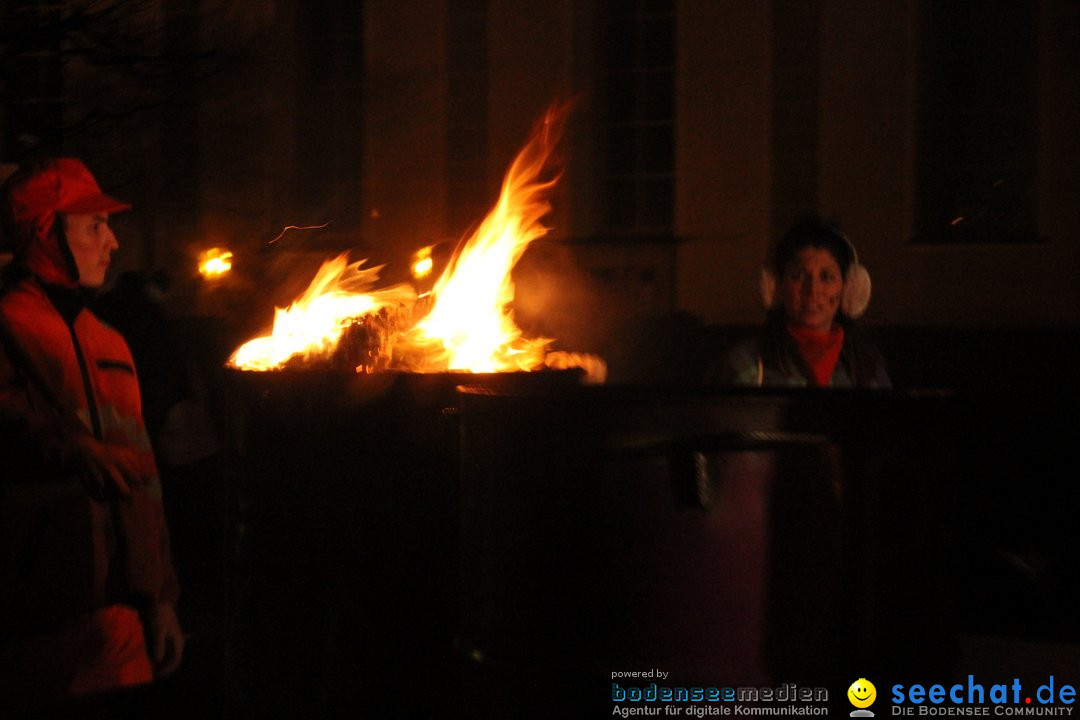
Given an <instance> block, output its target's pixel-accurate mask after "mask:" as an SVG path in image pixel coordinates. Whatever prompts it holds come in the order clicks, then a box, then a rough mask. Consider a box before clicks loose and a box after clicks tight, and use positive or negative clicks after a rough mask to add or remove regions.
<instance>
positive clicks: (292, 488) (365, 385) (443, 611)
mask: <svg viewBox="0 0 1080 720" xmlns="http://www.w3.org/2000/svg"><path fill="white" fill-rule="evenodd" d="M228 375H229V377H228V378H227V385H228V396H229V397H228V409H227V411H226V418H227V422H228V427H227V438H228V441H227V453H226V473H225V474H226V480H227V484H228V495H229V498H230V521H229V528H230V533H229V542H230V547H229V548H228V551H227V557H228V568H227V573H226V576H227V580H226V585H227V596H228V599H227V603H226V604H227V614H228V617H227V628H226V647H227V650H226V654H227V662H226V664H227V668H228V675H229V678H228V681H229V689H228V701H229V704H230V708H231V711H232V712H231V714H232V715H237V716H241V717H268V716H271V715H272V716H278V717H281V716H294V717H300V716H312V717H315V716H325V714H326V713H331V714H333V713H338V712H341V711H344V710H348V711H349V712H356V713H359V716H365V715H367V716H376V714H381V716H385V717H391V716H394V717H426V716H436V715H440V714H443V713H444V712H445V711H450V712H453V708H456V707H457V706H458V704H459V702H458V697H459V695H460V690H459V688H460V687H461V681H460V680H461V679H460V669H461V663H460V654H459V652H458V650H457V648H456V646H455V638H456V630H457V618H458V616H459V609H458V606H459V571H458V567H459V561H458V535H459V530H458V528H459V524H458V511H459V497H458V483H459V472H458V468H459V440H458V438H459V427H458V413H459V405H458V398H459V396H458V394H457V391H456V388H457V386H458V385H460V384H461V383H463V382H468V383H470V384H473V385H476V386H478V387H484V388H487V389H488V390H489V391H491V392H520V391H522V390H523V389H526V388H532V389H533V391H536V392H546V391H548V389H550V388H553V387H559V386H566V385H576V384H578V383H579V382H580V379H581V374H580V373H579V372H577V371H549V372H537V373H499V374H455V373H442V374H428V375H424V374H409V373H390V372H387V373H376V374H366V375H365V374H354V373H350V372H343V371H319V370H292V371H282V372H269V373H248V372H240V371H232V372H229V373H228ZM386 713H390V714H386Z"/></svg>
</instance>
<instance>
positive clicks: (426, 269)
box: [412, 245, 435, 280]
mask: <svg viewBox="0 0 1080 720" xmlns="http://www.w3.org/2000/svg"><path fill="white" fill-rule="evenodd" d="M434 267H435V261H433V260H432V259H431V246H430V245H429V246H428V247H426V248H421V249H420V250H417V251H416V252H415V253H413V263H412V274H413V277H414V278H416V279H417V280H420V279H421V278H426V277H427V276H428V275H430V274H431V270H432V269H433V268H434Z"/></svg>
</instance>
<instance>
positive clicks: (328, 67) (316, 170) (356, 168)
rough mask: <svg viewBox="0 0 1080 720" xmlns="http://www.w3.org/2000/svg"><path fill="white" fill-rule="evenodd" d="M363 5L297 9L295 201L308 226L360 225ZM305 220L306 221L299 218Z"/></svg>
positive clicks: (349, 0) (346, 1)
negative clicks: (308, 214)
mask: <svg viewBox="0 0 1080 720" xmlns="http://www.w3.org/2000/svg"><path fill="white" fill-rule="evenodd" d="M363 8H364V6H363V3H359V2H355V1H354V0H332V1H331V2H326V3H318V4H317V5H316V4H314V3H312V4H310V5H309V4H308V3H299V4H298V5H297V33H296V37H297V43H298V47H297V60H298V65H299V67H298V68H297V70H298V73H297V74H298V78H299V82H298V87H297V93H298V106H299V107H300V108H303V109H304V110H305V111H302V112H301V113H300V114H299V115H298V116H297V123H296V133H297V135H296V137H297V150H298V157H299V158H300V161H299V172H298V180H299V181H298V182H297V184H296V186H297V200H298V205H299V209H300V210H301V211H304V210H307V211H309V212H311V213H312V215H311V217H310V220H311V221H320V222H322V220H321V218H323V217H329V218H332V219H333V220H334V227H335V229H336V230H338V231H345V230H348V229H351V228H356V227H358V226H359V225H360V223H361V221H362V217H361V215H360V213H361V212H362V208H363V204H362V203H361V201H360V197H361V167H362V163H363V150H364V145H363V135H364V133H363V112H362V111H363V105H362V100H363V85H362V80H363V77H364V42H363V37H364V33H363V30H364V26H363V17H364V13H363ZM302 219H303V220H304V221H308V220H309V218H308V217H306V216H304V217H302Z"/></svg>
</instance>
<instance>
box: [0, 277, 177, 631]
mask: <svg viewBox="0 0 1080 720" xmlns="http://www.w3.org/2000/svg"><path fill="white" fill-rule="evenodd" d="M52 292H53V293H54V294H55V293H56V292H57V291H56V290H53V291H52ZM60 292H61V293H68V296H69V297H72V298H77V295H76V294H75V291H74V290H71V289H70V288H69V289H64V290H60ZM66 311H67V313H68V315H69V316H73V319H71V321H70V322H69V321H68V320H66V319H65V317H64V316H63V315H62V314H61V312H60V311H59V310H58V309H57V304H56V303H55V302H54V301H53V300H52V299H50V294H49V293H47V292H46V289H45V286H43V285H42V284H41V283H40V282H39V281H38V280H37V279H36V278H34V277H32V276H31V277H24V278H22V279H21V280H19V281H18V282H16V283H15V284H14V285H13V286H12V287H10V288H8V289H7V290H6V291H5V292H4V293H3V295H2V296H0V322H2V323H3V324H4V325H5V326H6V334H7V336H8V337H7V340H8V342H7V343H0V421H2V423H3V425H4V427H3V428H0V431H3V432H5V433H6V434H7V437H6V438H5V443H4V444H5V449H6V450H7V452H6V453H5V454H7V455H8V457H7V458H6V461H5V463H4V465H5V466H6V467H5V469H3V470H0V641H2V640H3V639H4V637H5V636H6V637H7V638H9V639H10V638H13V637H17V636H20V635H21V636H25V635H28V634H33V633H36V632H43V631H47V630H48V629H50V628H51V627H56V626H58V625H59V624H62V623H63V622H64V621H66V620H70V619H71V618H74V617H77V616H79V615H81V614H85V613H87V612H92V611H94V610H99V609H101V608H104V607H106V606H108V605H112V604H115V603H125V604H128V605H132V606H134V607H141V606H145V605H149V604H153V603H158V602H175V601H176V598H177V595H178V593H179V586H178V583H177V580H176V575H175V573H174V571H173V567H172V561H171V558H170V554H169V534H168V529H167V527H166V524H165V519H164V514H163V510H162V504H161V486H160V482H159V479H158V475H157V469H156V466H155V463H154V457H153V453H152V450H151V447H150V442H149V439H148V436H147V433H146V428H145V426H144V424H143V419H142V407H141V400H140V395H139V385H138V381H137V377H136V374H135V367H134V363H133V362H132V358H131V353H130V351H129V350H128V346H127V343H126V342H125V341H124V339H123V337H122V336H121V335H120V334H119V333H118V332H116V331H115V330H113V329H112V328H110V327H109V326H107V325H106V324H105V323H103V322H102V321H101V320H99V319H98V318H97V317H96V316H95V315H94V314H93V313H92V312H91V311H90V310H89V309H87V308H84V307H81V305H79V304H76V305H75V306H74V308H67V310H66ZM12 341H13V342H14V344H15V345H17V347H16V348H15V349H14V351H13V350H12V348H11V347H9V346H10V345H11V344H12ZM16 354H17V355H21V357H20V358H15V357H13V355H16ZM27 365H32V366H33V368H32V369H31V370H30V371H29V372H27V367H26V366H27ZM42 385H45V386H47V387H44V388H43V387H41V386H42ZM50 396H51V397H50ZM56 405H61V406H62V408H57V407H55V406H56ZM76 418H77V420H76ZM79 423H81V425H82V426H83V427H82V428H79V427H77V424H79ZM86 431H89V432H90V433H92V434H93V435H94V437H95V438H97V439H98V440H99V441H101V442H103V443H105V444H112V445H120V446H124V447H128V448H132V449H134V450H136V451H137V452H138V453H139V458H140V464H141V466H142V467H143V469H144V473H143V474H144V476H145V484H144V485H143V486H141V487H133V488H132V491H133V492H132V497H131V498H130V499H120V498H114V499H109V500H101V499H95V498H93V497H91V495H90V494H89V493H88V492H87V490H86V489H85V487H84V486H83V484H82V483H81V482H79V481H78V478H75V477H73V476H72V475H71V472H72V469H71V467H70V464H69V463H68V462H66V458H67V456H68V454H69V453H68V450H69V449H70V437H71V434H72V432H86ZM13 441H14V444H16V447H10V445H12V444H13Z"/></svg>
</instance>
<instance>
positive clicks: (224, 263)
mask: <svg viewBox="0 0 1080 720" xmlns="http://www.w3.org/2000/svg"><path fill="white" fill-rule="evenodd" d="M232 256H233V254H232V253H231V252H229V251H228V250H225V249H223V248H216V247H215V248H210V249H209V250H205V251H203V252H202V253H200V254H199V274H200V275H202V276H203V278H204V279H206V280H216V279H217V278H219V277H221V276H222V275H224V274H225V273H227V272H229V271H230V270H232Z"/></svg>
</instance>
